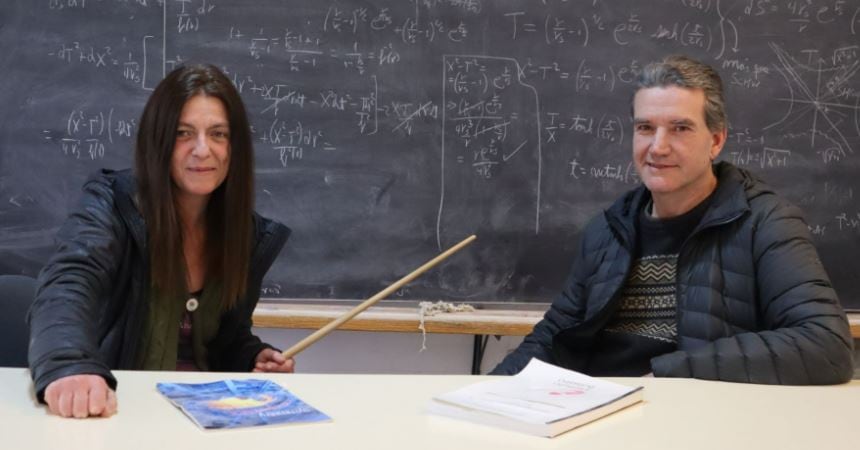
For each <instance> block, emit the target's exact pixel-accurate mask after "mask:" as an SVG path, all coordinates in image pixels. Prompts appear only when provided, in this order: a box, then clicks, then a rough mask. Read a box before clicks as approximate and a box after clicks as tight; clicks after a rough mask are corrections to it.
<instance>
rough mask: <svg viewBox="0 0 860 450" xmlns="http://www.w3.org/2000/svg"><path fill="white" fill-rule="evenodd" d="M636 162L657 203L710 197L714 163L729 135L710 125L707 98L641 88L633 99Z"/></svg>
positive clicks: (698, 93)
mask: <svg viewBox="0 0 860 450" xmlns="http://www.w3.org/2000/svg"><path fill="white" fill-rule="evenodd" d="M633 128H634V133H633V162H634V163H635V165H636V171H637V172H639V176H640V178H641V179H642V182H643V183H644V184H645V187H647V188H648V190H649V191H651V194H652V196H653V197H654V201H655V203H656V202H657V201H660V200H671V201H675V202H682V203H686V202H688V201H691V200H695V201H700V200H703V199H704V198H705V197H707V196H708V195H709V194H710V193H711V190H712V189H713V187H714V186H715V185H716V184H715V181H716V180H715V178H714V175H713V172H712V171H711V161H712V160H713V159H714V158H716V157H717V155H718V154H719V153H720V150H721V149H722V147H723V144H724V143H725V139H726V132H725V131H720V132H716V133H714V132H712V131H710V130H708V127H707V125H705V93H704V91H702V90H701V89H685V88H680V87H676V86H669V87H655V88H646V89H640V90H639V91H638V92H637V93H636V95H635V97H634V98H633Z"/></svg>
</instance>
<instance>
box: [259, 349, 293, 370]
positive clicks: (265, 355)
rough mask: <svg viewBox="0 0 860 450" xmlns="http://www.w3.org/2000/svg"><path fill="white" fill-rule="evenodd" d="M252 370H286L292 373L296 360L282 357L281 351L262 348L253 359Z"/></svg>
mask: <svg viewBox="0 0 860 450" xmlns="http://www.w3.org/2000/svg"><path fill="white" fill-rule="evenodd" d="M254 361H255V364H254V372H286V373H292V372H293V370H294V369H295V365H296V362H295V360H293V358H284V355H282V354H281V352H278V351H275V350H272V349H270V348H264V349H263V350H261V351H260V353H257V357H256V358H255V359H254Z"/></svg>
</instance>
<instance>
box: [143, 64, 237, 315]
mask: <svg viewBox="0 0 860 450" xmlns="http://www.w3.org/2000/svg"><path fill="white" fill-rule="evenodd" d="M196 95H206V96H210V97H214V98H217V99H219V100H221V102H222V103H223V104H224V108H225V109H226V111H227V119H228V120H229V122H230V167H229V169H228V172H227V178H226V179H225V180H224V182H223V183H222V184H221V186H219V187H218V188H217V189H216V190H215V191H214V192H213V193H212V196H211V197H210V199H209V203H208V206H207V209H206V228H207V234H206V243H205V244H204V245H205V248H204V258H205V259H206V262H207V263H206V283H207V284H208V283H210V282H213V281H214V282H216V283H218V285H219V287H220V290H221V296H222V297H221V306H222V309H224V310H226V309H229V308H232V307H234V306H235V305H236V304H237V302H238V300H239V298H240V297H242V296H244V294H245V291H246V289H247V287H248V281H247V280H248V270H249V264H250V254H251V245H252V227H253V218H252V211H253V202H254V170H253V168H254V152H253V148H252V145H253V144H252V142H251V130H250V127H249V125H248V116H247V114H246V112H245V106H244V105H243V104H242V99H241V98H240V97H239V93H238V92H237V91H236V88H235V87H233V84H232V83H231V82H230V80H229V79H228V78H227V77H226V76H225V75H224V74H223V73H222V72H221V71H220V70H218V69H217V68H216V67H214V66H212V65H194V66H185V67H179V68H177V69H175V70H173V71H172V72H170V73H169V74H168V75H167V77H165V78H164V80H162V81H161V83H159V84H158V86H157V87H156V88H155V91H154V92H153V93H152V96H151V97H149V100H148V101H147V102H146V106H145V107H144V109H143V115H142V116H141V118H140V125H139V127H138V132H137V145H136V147H135V154H134V163H135V174H136V176H137V183H138V195H139V198H138V201H139V204H140V209H141V213H142V215H143V218H144V220H145V221H146V228H147V239H148V246H149V262H150V279H151V283H152V286H153V288H154V289H155V290H156V292H158V295H166V296H168V298H179V297H182V296H185V295H187V292H188V288H187V281H186V280H187V271H186V262H185V256H184V253H183V246H182V227H181V225H180V222H179V215H178V214H177V210H176V205H175V203H174V202H175V200H176V185H175V184H174V183H173V180H172V179H171V177H170V164H171V157H172V155H173V147H174V145H175V142H176V130H177V127H178V123H179V117H180V115H181V113H182V107H183V106H184V105H185V103H186V102H187V101H188V100H189V99H191V98H192V97H194V96H196Z"/></svg>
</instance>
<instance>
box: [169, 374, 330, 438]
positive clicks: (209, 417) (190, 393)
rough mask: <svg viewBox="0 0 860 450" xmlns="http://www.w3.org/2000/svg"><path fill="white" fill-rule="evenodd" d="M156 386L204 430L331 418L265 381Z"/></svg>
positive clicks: (321, 420) (227, 381)
mask: <svg viewBox="0 0 860 450" xmlns="http://www.w3.org/2000/svg"><path fill="white" fill-rule="evenodd" d="M156 387H157V389H158V392H161V394H162V395H164V396H165V397H167V398H168V399H169V400H170V401H171V402H172V403H173V404H174V405H176V407H177V408H179V409H181V410H182V411H183V412H184V413H185V414H186V415H187V416H188V417H190V418H191V419H192V420H193V421H194V422H195V423H196V424H197V425H199V426H200V427H202V428H205V429H220V428H242V427H253V426H261V425H275V424H286V423H305V422H323V421H329V420H331V418H330V417H329V416H327V415H325V414H323V413H322V412H320V411H319V410H317V409H316V408H314V407H313V406H310V405H308V404H307V403H305V402H303V401H302V400H301V399H299V398H298V397H296V396H295V395H293V394H291V393H290V392H289V391H287V390H286V389H284V388H282V387H281V386H280V385H278V384H277V383H273V382H271V381H266V380H255V379H249V380H224V381H216V382H214V383H198V384H189V383H158V384H157V386H156Z"/></svg>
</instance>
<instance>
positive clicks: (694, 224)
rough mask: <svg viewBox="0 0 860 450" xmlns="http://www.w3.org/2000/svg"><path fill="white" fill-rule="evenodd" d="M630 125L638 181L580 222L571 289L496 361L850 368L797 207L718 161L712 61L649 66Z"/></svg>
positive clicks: (778, 380)
mask: <svg viewBox="0 0 860 450" xmlns="http://www.w3.org/2000/svg"><path fill="white" fill-rule="evenodd" d="M633 124H634V130H635V131H634V138H633V161H634V163H635V165H636V169H637V171H638V173H639V176H640V178H641V180H642V185H641V186H639V187H638V188H637V189H634V190H633V191H630V192H628V193H627V194H625V195H624V196H622V197H621V198H620V199H619V200H618V201H616V202H615V203H614V204H613V205H612V206H611V207H610V208H609V209H608V210H606V211H605V212H604V213H603V214H599V215H598V216H597V217H595V218H594V219H593V220H592V221H591V222H590V223H589V224H588V226H587V227H586V229H585V232H584V234H583V238H582V242H581V244H580V250H579V254H578V257H577V259H576V262H575V264H574V266H573V270H572V273H571V276H570V279H569V284H568V286H567V289H565V290H564V292H563V293H562V294H561V295H560V296H559V298H558V299H556V300H555V302H554V303H553V304H552V306H551V307H550V309H549V311H548V312H547V313H546V315H545V316H544V319H543V320H542V321H541V322H540V323H538V324H537V325H536V326H535V328H534V330H533V331H532V333H531V334H530V335H529V336H527V337H526V338H525V340H524V341H523V343H522V344H521V345H520V346H519V347H518V348H517V349H516V350H515V351H514V352H513V353H511V354H510V355H508V356H507V357H506V358H505V359H504V360H503V361H502V363H501V364H499V365H498V366H497V367H496V368H495V369H494V370H493V372H492V373H494V374H513V373H516V372H518V371H519V370H520V369H522V368H523V367H524V366H525V365H526V363H528V360H529V359H531V358H532V357H536V358H538V359H541V360H544V361H547V362H551V363H555V364H558V365H561V366H564V367H568V368H571V369H574V370H578V371H581V372H585V373H588V374H591V375H596V376H639V375H648V374H653V375H654V376H658V377H694V378H702V379H708V380H723V381H734V382H748V383H767V384H835V383H842V382H845V381H847V380H849V379H850V378H851V376H852V372H853V364H852V351H853V350H852V345H853V343H852V339H851V334H850V330H849V327H848V322H847V320H846V318H845V314H844V313H843V311H842V309H841V308H840V306H839V302H838V300H837V297H836V293H835V292H834V290H833V288H832V287H831V285H830V281H829V279H828V277H827V274H826V273H825V272H824V268H823V267H822V265H821V262H820V261H819V258H818V255H817V253H816V251H815V248H814V247H813V245H812V243H811V242H810V239H809V233H808V229H807V225H806V224H805V222H804V220H803V218H802V217H801V212H800V210H798V209H797V208H796V207H794V206H792V205H790V204H789V203H788V202H786V201H785V200H784V199H782V198H781V197H779V196H778V195H777V194H776V193H774V192H773V190H771V188H770V187H769V186H767V185H766V184H764V183H763V182H761V181H760V180H758V179H757V178H755V177H754V176H753V175H752V174H750V173H749V172H747V171H745V170H742V169H739V168H737V167H734V166H732V165H731V164H728V163H725V162H720V163H716V164H715V163H714V160H715V159H716V157H717V155H719V153H720V151H721V150H722V148H723V145H724V144H725V142H726V136H727V122H726V114H725V111H724V100H723V93H722V84H721V80H720V77H719V75H718V74H717V73H716V71H715V70H714V69H713V68H711V67H709V66H707V65H705V64H702V63H700V62H698V61H695V60H692V59H690V58H687V57H682V56H672V57H668V58H666V59H665V60H663V61H662V62H659V63H654V64H650V65H648V66H647V67H646V68H645V69H644V70H643V73H642V74H641V76H640V79H639V81H638V87H637V90H636V92H635V95H634V97H633Z"/></svg>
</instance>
